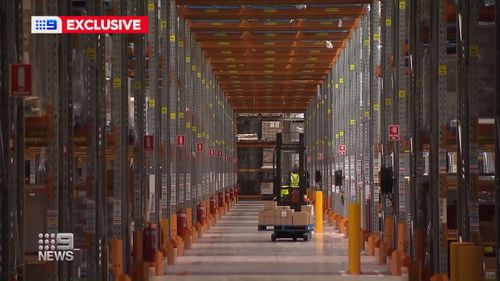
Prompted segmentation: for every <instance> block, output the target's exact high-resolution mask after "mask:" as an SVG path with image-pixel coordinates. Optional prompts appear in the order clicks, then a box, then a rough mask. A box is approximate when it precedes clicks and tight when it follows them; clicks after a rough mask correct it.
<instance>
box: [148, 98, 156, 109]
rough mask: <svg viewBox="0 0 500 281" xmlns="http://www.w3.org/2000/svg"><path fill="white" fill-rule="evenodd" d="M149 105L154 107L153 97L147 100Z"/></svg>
mask: <svg viewBox="0 0 500 281" xmlns="http://www.w3.org/2000/svg"><path fill="white" fill-rule="evenodd" d="M149 107H155V100H154V99H150V100H149Z"/></svg>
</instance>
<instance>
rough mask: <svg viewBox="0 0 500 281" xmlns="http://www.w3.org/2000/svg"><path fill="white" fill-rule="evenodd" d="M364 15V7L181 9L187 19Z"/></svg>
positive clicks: (316, 17)
mask: <svg viewBox="0 0 500 281" xmlns="http://www.w3.org/2000/svg"><path fill="white" fill-rule="evenodd" d="M362 13H364V7H363V6H358V5H356V6H330V7H307V8H305V9H294V8H292V9H286V8H285V9H276V8H264V9H255V8H247V7H245V8H240V9H217V8H207V9H192V8H187V7H179V14H180V15H181V16H183V17H184V18H185V19H203V20H208V19H212V20H213V19H219V20H233V19H287V18H291V19H318V18H338V17H342V18H344V17H357V16H359V15H360V14H362Z"/></svg>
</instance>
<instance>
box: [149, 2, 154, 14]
mask: <svg viewBox="0 0 500 281" xmlns="http://www.w3.org/2000/svg"><path fill="white" fill-rule="evenodd" d="M154 10H155V3H154V2H149V3H148V11H150V12H154Z"/></svg>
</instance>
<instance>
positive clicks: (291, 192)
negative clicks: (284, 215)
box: [273, 133, 307, 211]
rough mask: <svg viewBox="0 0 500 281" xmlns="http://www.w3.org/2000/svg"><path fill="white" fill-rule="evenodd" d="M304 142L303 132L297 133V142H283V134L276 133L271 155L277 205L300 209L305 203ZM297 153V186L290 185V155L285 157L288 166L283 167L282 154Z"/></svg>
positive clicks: (291, 166)
mask: <svg viewBox="0 0 500 281" xmlns="http://www.w3.org/2000/svg"><path fill="white" fill-rule="evenodd" d="M305 151H306V149H305V144H304V134H303V133H300V134H299V142H298V143H287V144H284V143H283V135H282V134H281V133H277V134H276V148H275V150H274V155H273V192H274V197H275V198H276V201H277V203H278V206H290V209H294V210H295V211H300V209H301V206H302V205H305V204H306V202H305V200H304V195H305V194H306V189H307V186H306V185H307V183H306V171H305V153H306V152H305ZM292 155H298V164H299V165H298V171H297V172H298V173H299V188H292V187H291V186H290V172H291V171H292V168H293V166H295V165H294V164H293V161H290V157H289V158H288V159H287V160H288V161H287V162H288V166H287V167H284V165H283V164H284V163H283V162H284V161H283V158H284V156H285V157H286V156H292Z"/></svg>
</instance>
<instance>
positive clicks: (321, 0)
mask: <svg viewBox="0 0 500 281" xmlns="http://www.w3.org/2000/svg"><path fill="white" fill-rule="evenodd" d="M332 3H333V4H350V5H352V4H371V3H372V0H335V1H332V0H177V4H178V5H198V6H199V5H203V6H208V5H216V6H239V5H266V6H270V5H272V6H274V5H297V4H302V5H312V4H323V5H331V4H332Z"/></svg>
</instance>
